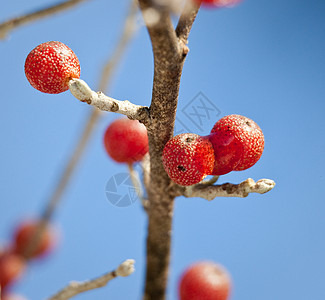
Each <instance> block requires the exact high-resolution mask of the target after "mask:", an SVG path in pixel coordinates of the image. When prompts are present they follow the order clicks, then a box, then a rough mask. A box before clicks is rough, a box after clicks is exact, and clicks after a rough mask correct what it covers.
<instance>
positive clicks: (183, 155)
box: [162, 133, 214, 186]
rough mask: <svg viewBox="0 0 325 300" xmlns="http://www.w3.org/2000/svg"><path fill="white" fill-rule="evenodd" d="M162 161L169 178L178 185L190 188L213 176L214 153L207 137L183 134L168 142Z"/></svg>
mask: <svg viewBox="0 0 325 300" xmlns="http://www.w3.org/2000/svg"><path fill="white" fill-rule="evenodd" d="M162 160H163V165H164V168H165V171H166V173H167V174H168V176H169V177H170V178H171V179H172V180H173V181H174V182H176V183H177V184H179V185H183V186H188V185H192V184H196V183H199V182H200V181H202V180H203V179H204V178H205V177H206V176H207V175H209V174H211V172H212V170H213V167H214V151H213V147H212V145H211V143H210V142H209V139H208V138H207V137H202V136H199V135H197V134H194V133H183V134H179V135H177V136H174V137H173V138H172V139H171V140H169V141H168V143H167V144H166V145H165V148H164V150H163V156H162Z"/></svg>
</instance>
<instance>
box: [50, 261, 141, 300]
mask: <svg viewBox="0 0 325 300" xmlns="http://www.w3.org/2000/svg"><path fill="white" fill-rule="evenodd" d="M134 263H135V261H134V260H133V259H127V260H126V261H124V262H123V263H122V264H120V265H119V267H118V268H117V269H116V270H115V271H112V272H109V273H106V274H104V275H102V276H101V277H98V278H96V279H92V280H88V281H84V282H75V281H73V282H71V283H70V284H69V285H68V286H67V287H65V288H64V289H62V290H61V291H59V292H58V293H56V294H55V295H54V296H52V297H51V298H49V300H67V299H70V298H72V297H74V296H76V295H78V294H80V293H84V292H86V291H90V290H93V289H97V288H101V287H104V286H105V285H107V283H108V282H109V281H110V280H112V279H114V278H116V277H118V276H121V277H126V276H129V275H131V274H132V273H133V272H134Z"/></svg>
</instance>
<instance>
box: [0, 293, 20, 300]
mask: <svg viewBox="0 0 325 300" xmlns="http://www.w3.org/2000/svg"><path fill="white" fill-rule="evenodd" d="M1 300H26V298H25V297H23V296H21V295H17V294H4V295H3V296H2V297H1Z"/></svg>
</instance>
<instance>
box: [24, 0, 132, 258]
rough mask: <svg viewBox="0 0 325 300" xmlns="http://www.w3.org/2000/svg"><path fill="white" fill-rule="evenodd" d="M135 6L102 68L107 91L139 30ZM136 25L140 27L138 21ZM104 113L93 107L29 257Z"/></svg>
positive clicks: (102, 84) (26, 251)
mask: <svg viewBox="0 0 325 300" xmlns="http://www.w3.org/2000/svg"><path fill="white" fill-rule="evenodd" d="M134 5H135V4H134V1H133V0H132V3H131V7H130V10H129V12H128V14H127V17H126V20H125V25H124V28H123V31H122V35H121V37H120V39H119V41H118V43H117V45H116V47H115V49H114V51H113V54H112V55H111V58H110V59H108V61H107V63H106V64H105V66H104V69H103V71H102V76H101V80H100V84H99V89H100V90H105V89H106V87H107V86H108V83H109V81H110V79H111V77H112V74H113V72H114V71H115V69H116V66H117V64H118V62H119V61H120V60H121V58H122V54H123V53H124V52H125V50H126V48H127V45H128V43H129V42H130V40H131V38H132V37H133V35H134V33H135V31H134V30H133V29H131V23H130V22H134V23H135V14H136V10H135V9H134ZM134 26H135V27H136V25H135V24H134ZM131 32H132V33H131ZM126 37H127V38H126ZM117 53H118V54H117ZM100 116H101V111H100V110H98V109H96V108H92V109H91V111H90V112H89V116H87V120H86V121H85V122H83V123H84V124H85V126H84V128H83V130H82V131H81V135H80V137H79V140H78V141H77V143H76V146H75V147H74V148H73V149H72V151H71V154H70V157H69V159H68V160H67V164H66V165H65V167H64V168H63V170H62V173H61V175H60V176H59V178H58V181H57V183H56V185H55V186H54V190H53V193H51V194H50V196H49V198H48V200H47V202H46V203H47V204H46V207H45V209H44V212H43V213H42V216H41V221H40V223H39V226H38V228H37V230H36V232H35V234H34V236H33V238H31V240H30V243H29V245H27V247H26V250H25V257H26V258H29V257H30V255H31V253H33V251H34V249H35V247H36V246H37V245H38V243H39V241H40V239H41V236H42V234H43V233H44V230H45V228H46V226H47V224H48V222H49V221H50V219H51V218H52V216H53V214H54V212H55V210H56V209H57V207H58V205H59V204H60V201H61V199H62V196H63V193H64V192H65V190H66V188H67V186H68V184H69V183H70V180H71V177H72V174H73V172H74V171H75V169H76V167H77V166H78V164H79V162H80V160H81V158H82V155H83V154H84V152H85V149H86V147H87V145H88V144H89V141H90V138H91V136H92V133H93V132H94V130H95V128H96V126H97V123H98V121H99V118H100Z"/></svg>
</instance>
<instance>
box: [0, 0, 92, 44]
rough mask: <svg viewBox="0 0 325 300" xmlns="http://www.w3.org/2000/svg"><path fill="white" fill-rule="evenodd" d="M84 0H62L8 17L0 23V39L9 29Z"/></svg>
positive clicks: (60, 10)
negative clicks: (18, 15) (14, 16)
mask: <svg viewBox="0 0 325 300" xmlns="http://www.w3.org/2000/svg"><path fill="white" fill-rule="evenodd" d="M83 1H86V0H67V1H63V2H60V3H57V4H54V5H51V6H48V7H46V8H42V9H39V10H36V11H33V12H31V13H27V14H25V15H23V16H20V17H16V18H13V19H10V20H8V21H6V22H4V23H2V24H0V39H4V38H5V37H6V36H7V35H8V33H9V32H10V31H12V30H13V29H15V28H17V27H19V26H22V25H25V24H28V23H31V22H33V21H36V20H38V19H41V18H44V17H47V16H50V15H53V14H55V13H59V12H62V11H64V10H66V9H69V8H72V7H73V6H75V5H77V4H79V3H81V2H83Z"/></svg>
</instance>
